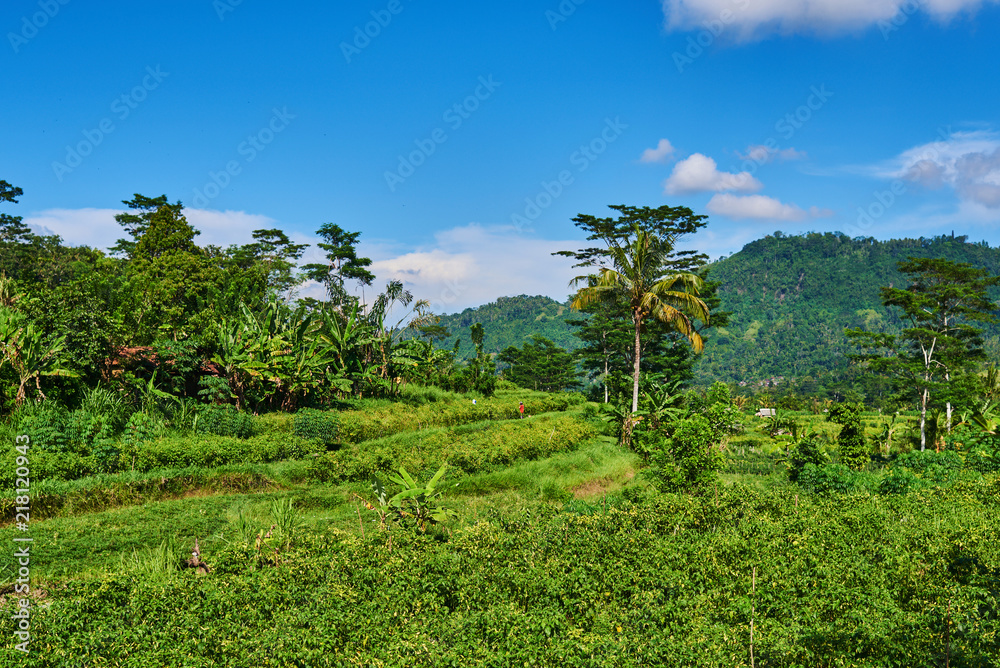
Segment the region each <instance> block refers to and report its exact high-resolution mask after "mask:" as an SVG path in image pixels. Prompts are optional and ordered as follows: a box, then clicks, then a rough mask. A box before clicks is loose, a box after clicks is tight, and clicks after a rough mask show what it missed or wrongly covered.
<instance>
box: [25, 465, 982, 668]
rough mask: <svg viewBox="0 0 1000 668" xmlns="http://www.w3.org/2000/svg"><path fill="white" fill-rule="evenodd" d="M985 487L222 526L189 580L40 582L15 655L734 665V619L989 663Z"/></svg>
mask: <svg viewBox="0 0 1000 668" xmlns="http://www.w3.org/2000/svg"><path fill="white" fill-rule="evenodd" d="M995 492H996V483H995V482H993V483H990V484H983V485H979V486H972V487H968V488H965V489H963V490H960V491H958V492H949V493H948V494H945V493H936V492H935V491H934V490H923V491H919V492H917V493H916V494H912V495H909V496H900V497H894V498H892V499H891V500H889V501H882V502H878V503H876V502H874V501H872V500H870V499H866V498H857V497H839V498H837V499H825V498H812V497H803V498H801V499H800V500H799V501H798V503H796V502H795V500H794V499H793V498H792V496H791V495H787V494H786V495H774V494H763V493H758V492H754V491H752V490H749V489H746V488H744V487H739V486H737V487H734V488H724V489H721V490H720V492H719V496H718V498H715V497H714V495H706V496H704V497H690V496H677V495H666V496H661V497H657V498H655V499H651V500H649V501H646V502H644V503H642V504H641V505H631V504H629V503H627V502H626V503H622V504H608V507H607V509H603V508H601V507H599V506H598V507H596V508H589V509H588V510H587V511H586V512H556V511H554V510H546V509H544V508H541V509H539V508H531V509H530V511H531V512H530V513H529V512H497V513H495V514H494V515H493V516H492V517H491V518H489V520H487V521H480V522H479V523H477V524H472V525H469V526H468V527H467V528H465V529H464V530H460V531H455V532H454V534H453V537H452V539H451V540H450V541H449V542H447V543H443V542H440V541H436V540H433V539H431V538H429V537H428V536H425V535H423V534H421V533H419V532H393V533H391V534H390V536H391V538H392V543H391V545H390V543H389V541H388V536H386V535H385V534H384V533H382V532H371V533H370V534H369V535H367V536H366V537H364V538H362V537H360V536H358V535H350V534H347V533H345V532H343V531H340V530H327V531H322V532H317V531H305V532H303V533H301V534H300V535H299V536H298V537H297V538H296V542H295V544H294V546H293V547H292V548H291V549H289V550H285V551H283V552H282V554H281V559H280V561H279V560H275V561H274V562H273V563H269V564H268V565H266V566H265V567H255V566H254V555H253V553H254V548H253V545H252V544H251V545H246V544H245V543H236V542H234V543H232V544H230V545H228V546H224V547H221V548H220V550H219V551H217V552H216V553H214V554H212V555H210V558H211V563H212V565H213V573H212V574H211V575H210V576H209V577H196V576H195V575H194V574H192V573H190V572H188V571H181V572H180V573H177V574H175V575H172V576H169V577H168V578H166V579H155V580H154V579H150V578H142V577H135V576H134V575H133V574H131V573H109V574H105V575H100V576H93V577H85V578H79V579H73V580H70V581H68V582H65V583H60V584H59V585H57V586H55V587H51V588H50V590H49V596H50V600H53V601H54V602H53V604H52V605H40V606H38V607H36V608H35V609H33V610H32V621H33V622H34V623H33V624H32V631H33V633H32V642H33V647H45V648H46V651H45V652H32V653H31V654H29V655H26V656H25V657H23V658H22V659H20V660H21V663H22V664H23V665H25V666H28V668H43V667H45V668H47V667H48V666H77V665H86V664H87V663H93V662H94V661H99V662H101V661H102V662H105V663H108V664H109V665H114V664H123V665H124V664H127V663H130V662H131V663H137V661H140V659H138V658H137V657H141V661H144V662H146V663H147V664H149V665H163V666H167V665H183V664H184V663H191V662H192V657H197V659H196V661H198V662H201V663H206V664H207V663H214V664H216V665H230V666H235V665H248V664H253V665H259V666H261V667H262V668H267V667H270V666H285V665H296V664H297V665H310V666H324V665H329V666H337V665H351V664H352V663H355V664H359V665H386V666H398V665H407V666H411V665H420V666H423V665H427V666H430V665H461V666H470V667H480V666H483V667H485V666H511V665H524V664H525V663H527V664H529V665H532V664H534V665H539V666H556V665H558V666H572V665H595V663H598V664H600V665H602V666H608V667H615V668H617V667H624V666H639V665H642V666H727V667H728V666H734V667H744V666H750V665H751V662H750V654H749V647H750V642H751V635H750V628H751V623H752V624H753V629H754V633H753V646H754V655H755V659H756V664H755V665H758V666H837V665H842V666H864V665H867V666H921V667H923V666H927V667H930V666H939V665H944V664H945V662H946V661H945V656H946V655H947V656H948V660H949V661H950V663H951V665H955V666H958V665H965V666H989V665H995V664H996V663H997V662H998V660H1000V645H998V644H997V640H996V629H997V621H998V620H997V617H996V610H997V609H1000V600H998V595H1000V591H998V586H997V578H998V575H1000V573H998V567H997V564H998V562H997V558H998V553H997V547H996V546H997V544H998V538H1000V533H998V532H1000V525H998V517H1000V515H998V513H997V512H996V511H997V503H996V498H997V496H996V493H995ZM581 510H582V507H581ZM901 519H903V520H904V521H901ZM161 540H162V537H160V536H156V537H155V538H154V539H153V540H151V541H150V542H151V543H153V544H156V543H159V542H160V541H161ZM96 610H128V611H129V615H104V616H100V617H96V618H95V615H94V611H96ZM278 619H280V620H284V621H285V623H284V624H280V625H277V624H276V623H275V620H278ZM36 624H37V630H36ZM36 633H37V635H36ZM376 640H377V641H376ZM35 643H37V645H35ZM595 657H597V658H596V659H595ZM137 665H138V664H137Z"/></svg>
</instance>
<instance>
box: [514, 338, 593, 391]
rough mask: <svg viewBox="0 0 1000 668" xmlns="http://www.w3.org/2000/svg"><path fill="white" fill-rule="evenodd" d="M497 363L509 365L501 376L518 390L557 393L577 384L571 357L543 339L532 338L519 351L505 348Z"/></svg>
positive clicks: (577, 379) (577, 380)
mask: <svg viewBox="0 0 1000 668" xmlns="http://www.w3.org/2000/svg"><path fill="white" fill-rule="evenodd" d="M497 361H498V362H500V363H502V364H507V365H508V367H507V368H506V369H504V370H503V371H502V374H503V377H504V378H506V379H508V380H510V381H511V382H513V383H515V384H517V385H519V386H521V387H526V388H530V389H533V390H540V391H542V392H559V391H561V390H566V389H570V388H573V387H575V386H577V385H579V382H580V381H579V373H578V372H577V370H576V364H575V362H574V361H573V357H572V355H570V354H569V353H568V352H566V351H565V350H563V349H562V348H560V347H559V346H557V345H556V344H554V343H552V341H550V340H548V339H546V338H545V337H543V336H538V335H533V336H532V337H531V340H530V341H528V342H526V343H525V344H524V345H523V346H521V348H520V349H518V348H514V347H513V346H510V347H508V348H506V349H504V351H503V352H501V353H500V354H499V355H498V356H497Z"/></svg>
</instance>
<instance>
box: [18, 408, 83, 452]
mask: <svg viewBox="0 0 1000 668" xmlns="http://www.w3.org/2000/svg"><path fill="white" fill-rule="evenodd" d="M22 415H23V417H22V418H21V420H20V425H19V427H18V431H19V432H20V433H22V434H26V435H27V436H28V437H29V438H30V439H31V444H32V447H34V448H37V449H39V450H44V451H46V452H72V451H73V449H74V443H73V441H72V439H71V438H70V432H69V411H68V410H67V409H66V407H65V406H60V405H59V404H56V403H54V402H48V401H46V402H43V403H42V404H40V405H39V406H38V407H37V409H36V410H31V411H25V412H24V413H23V414H22Z"/></svg>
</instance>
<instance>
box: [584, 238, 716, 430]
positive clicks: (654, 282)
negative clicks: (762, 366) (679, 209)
mask: <svg viewBox="0 0 1000 668" xmlns="http://www.w3.org/2000/svg"><path fill="white" fill-rule="evenodd" d="M631 227H632V231H631V232H632V233H631V234H628V235H627V236H625V237H616V236H611V237H609V238H607V241H608V246H609V248H608V251H607V253H606V257H607V258H609V259H610V264H611V265H612V267H601V269H600V273H599V274H598V275H597V276H596V277H594V276H592V275H591V276H577V277H576V278H574V279H573V281H572V282H571V283H570V285H574V286H575V285H579V284H580V283H588V285H587V287H583V288H580V289H579V290H578V291H577V293H576V297H575V298H574V299H573V302H572V304H571V305H572V307H573V308H574V309H577V310H579V309H582V308H585V307H586V306H588V305H589V304H592V303H594V302H596V301H604V300H608V301H610V300H613V299H615V298H616V297H617V296H618V295H623V296H624V297H625V299H626V301H627V302H628V305H629V309H630V311H631V313H632V323H633V325H634V326H635V358H634V362H633V369H632V412H633V413H635V412H636V411H637V410H638V408H639V364H640V356H641V354H642V348H641V341H640V334H641V331H642V326H643V323H644V322H645V321H646V319H647V318H649V317H653V318H655V319H657V320H659V321H661V322H665V323H669V324H670V325H672V326H673V327H674V329H676V330H677V331H678V332H680V333H681V334H683V335H684V336H686V337H687V338H688V340H689V341H691V345H692V346H693V347H694V349H695V351H697V352H701V351H702V349H703V348H704V342H703V341H702V338H701V336H700V335H699V334H698V332H697V331H696V330H695V328H694V325H693V324H692V322H691V319H692V318H695V319H697V320H700V321H702V322H704V323H707V322H708V307H707V306H706V305H705V302H703V301H702V300H701V299H699V298H698V293H699V291H700V290H701V288H702V287H703V285H704V281H702V279H701V278H699V277H698V276H697V275H695V274H692V273H690V272H686V271H677V272H665V271H664V268H665V265H666V262H667V258H668V255H669V253H670V251H672V250H673V245H672V244H671V243H670V242H669V240H665V239H661V238H659V237H657V236H656V235H655V234H653V233H652V232H650V231H648V230H645V229H643V228H642V227H641V226H640V225H639V223H637V222H633V223H632V226H631ZM595 278H596V280H595Z"/></svg>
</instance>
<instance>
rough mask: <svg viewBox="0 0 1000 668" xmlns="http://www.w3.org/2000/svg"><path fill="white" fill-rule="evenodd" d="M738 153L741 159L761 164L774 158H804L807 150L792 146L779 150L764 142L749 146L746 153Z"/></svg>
mask: <svg viewBox="0 0 1000 668" xmlns="http://www.w3.org/2000/svg"><path fill="white" fill-rule="evenodd" d="M737 155H739V157H740V159H741V160H753V161H754V162H756V163H758V164H760V165H763V164H766V163H768V162H772V161H774V160H781V161H785V160H802V159H804V158H805V157H806V154H805V151H797V150H795V149H794V148H791V147H789V148H783V149H780V150H777V149H771V148H768V147H767V146H764V145H763V144H756V145H754V146H748V147H747V152H746V153H743V154H737Z"/></svg>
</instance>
